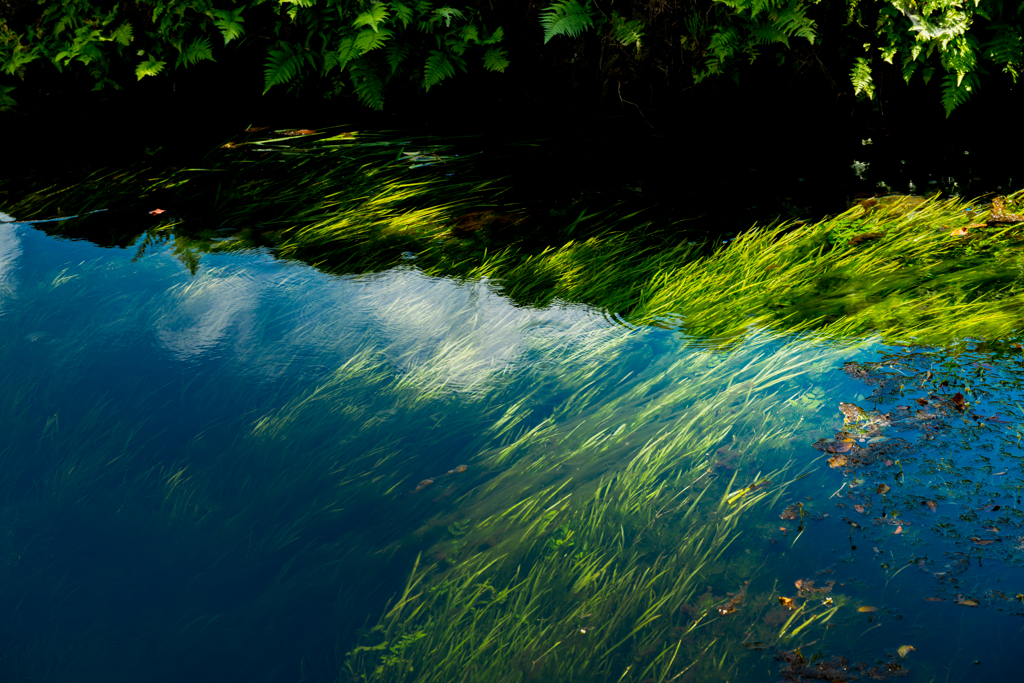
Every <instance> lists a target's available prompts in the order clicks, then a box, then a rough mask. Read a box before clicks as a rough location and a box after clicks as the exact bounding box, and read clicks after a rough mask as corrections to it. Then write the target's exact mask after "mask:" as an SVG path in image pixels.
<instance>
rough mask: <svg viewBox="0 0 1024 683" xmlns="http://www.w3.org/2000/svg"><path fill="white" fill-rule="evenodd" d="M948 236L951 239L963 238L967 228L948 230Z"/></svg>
mask: <svg viewBox="0 0 1024 683" xmlns="http://www.w3.org/2000/svg"><path fill="white" fill-rule="evenodd" d="M949 234H950V236H951V237H965V236H966V235H967V228H957V229H955V230H950V231H949Z"/></svg>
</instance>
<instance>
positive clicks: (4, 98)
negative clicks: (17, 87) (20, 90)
mask: <svg viewBox="0 0 1024 683" xmlns="http://www.w3.org/2000/svg"><path fill="white" fill-rule="evenodd" d="M13 91H14V86H13V85H0V111H8V110H10V109H14V107H15V105H17V104H18V102H17V101H16V100H15V99H14V98H13V97H11V92H13Z"/></svg>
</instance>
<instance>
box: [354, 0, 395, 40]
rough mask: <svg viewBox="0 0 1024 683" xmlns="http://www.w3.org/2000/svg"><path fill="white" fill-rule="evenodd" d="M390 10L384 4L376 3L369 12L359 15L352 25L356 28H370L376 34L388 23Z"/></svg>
mask: <svg viewBox="0 0 1024 683" xmlns="http://www.w3.org/2000/svg"><path fill="white" fill-rule="evenodd" d="M387 18H388V8H387V5H385V4H383V3H376V4H375V5H373V7H371V8H370V9H369V11H366V12H363V13H361V14H359V15H358V16H357V17H356V19H355V21H353V22H352V25H353V26H355V27H356V28H359V27H360V26H369V27H370V28H371V29H372V30H373V32H374V33H376V32H377V31H378V30H379V29H380V26H381V25H382V24H383V23H384V22H385V21H387Z"/></svg>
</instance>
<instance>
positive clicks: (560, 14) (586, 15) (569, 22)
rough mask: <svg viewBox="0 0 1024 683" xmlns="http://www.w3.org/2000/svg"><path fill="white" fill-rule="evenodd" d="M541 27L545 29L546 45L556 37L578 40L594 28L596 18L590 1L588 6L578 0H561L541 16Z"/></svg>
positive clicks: (550, 6)
mask: <svg viewBox="0 0 1024 683" xmlns="http://www.w3.org/2000/svg"><path fill="white" fill-rule="evenodd" d="M540 25H541V26H542V27H543V28H544V43H545V44H547V42H548V41H549V40H551V39H552V38H554V37H555V36H563V35H564V36H569V37H570V38H578V37H579V35H580V34H581V33H583V31H584V30H586V29H588V28H593V26H594V16H593V12H592V11H591V9H590V2H589V0H588V2H587V4H586V6H583V5H580V3H579V2H578V0H560V1H559V2H555V3H552V4H551V5H549V6H548V8H547V9H545V10H544V11H543V12H541V14H540Z"/></svg>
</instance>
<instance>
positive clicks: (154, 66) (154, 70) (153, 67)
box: [135, 54, 167, 81]
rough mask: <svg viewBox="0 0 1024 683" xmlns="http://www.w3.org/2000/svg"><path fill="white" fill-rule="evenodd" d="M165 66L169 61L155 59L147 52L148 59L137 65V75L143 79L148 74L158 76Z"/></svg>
mask: <svg viewBox="0 0 1024 683" xmlns="http://www.w3.org/2000/svg"><path fill="white" fill-rule="evenodd" d="M165 66H167V62H162V61H160V60H158V59H153V55H150V54H147V55H146V61H144V62H142V63H141V64H139V65H138V66H137V67H135V76H136V77H137V78H138V79H139V80H140V81H141V80H142V79H143V78H145V77H146V76H156V75H157V74H159V73H160V72H161V71H163V70H164V67H165Z"/></svg>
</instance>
